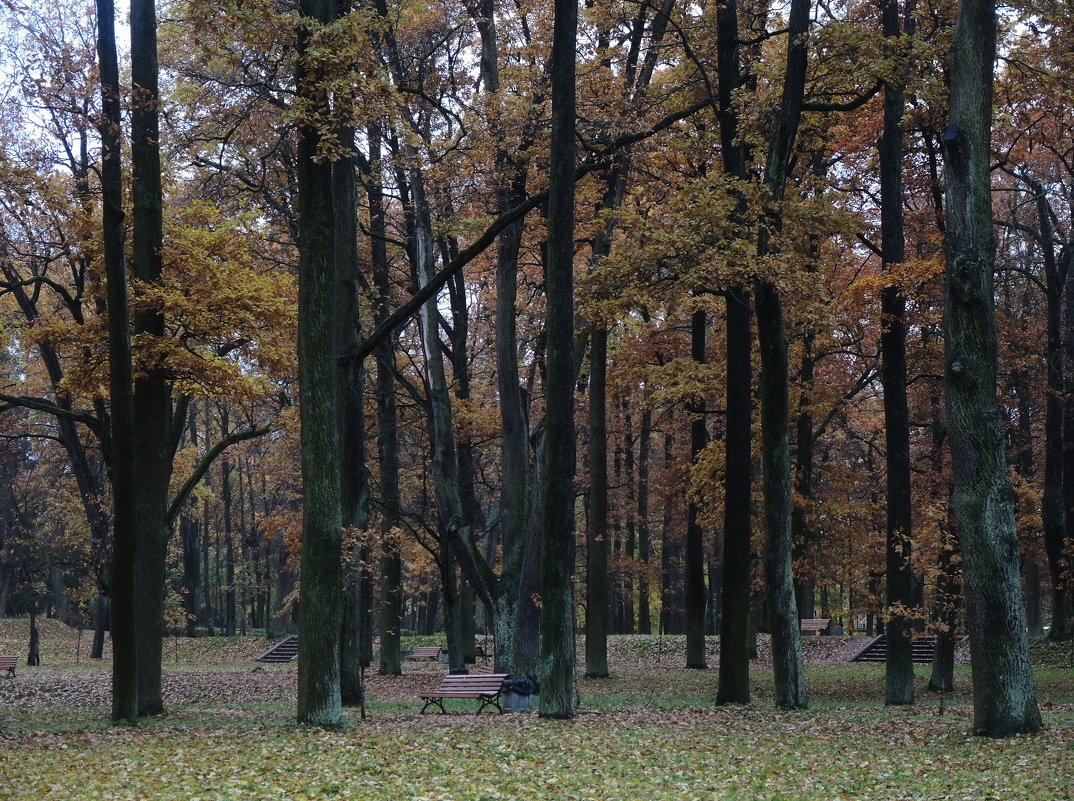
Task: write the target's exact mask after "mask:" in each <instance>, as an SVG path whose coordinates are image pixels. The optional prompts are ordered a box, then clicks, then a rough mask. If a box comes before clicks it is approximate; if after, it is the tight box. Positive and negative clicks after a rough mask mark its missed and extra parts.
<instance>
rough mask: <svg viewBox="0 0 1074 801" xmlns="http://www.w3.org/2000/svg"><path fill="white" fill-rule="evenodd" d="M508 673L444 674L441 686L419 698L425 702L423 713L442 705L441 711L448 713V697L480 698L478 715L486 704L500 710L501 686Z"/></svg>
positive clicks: (501, 708) (501, 710)
mask: <svg viewBox="0 0 1074 801" xmlns="http://www.w3.org/2000/svg"><path fill="white" fill-rule="evenodd" d="M509 675H510V674H508V673H452V674H448V675H447V676H444V680H443V681H442V682H440V686H439V687H437V688H436V690H434V691H433V692H431V693H422V694H421V695H420V696H418V697H419V698H421V699H422V700H423V701H424V702H425V706H423V707H422V708H421V714H423V715H424V714H425V710H426V709H428V708H429V707H430V706H438V707H440V712H441V713H446V712H447V710H445V709H444V701H445V700H447V699H448V698H478V699H480V700H481V705H480V706H479V707H478V708H477V713H476V714H478V715H480V714H481V712H482V710H483V709H484V708H485V707H486V706H494V707H496V708H497V709H498V710H500V712H501V713H502V712H503V707H502V706H501V705H500V688H501V687H503V682H504V679H506V678H508V677H509Z"/></svg>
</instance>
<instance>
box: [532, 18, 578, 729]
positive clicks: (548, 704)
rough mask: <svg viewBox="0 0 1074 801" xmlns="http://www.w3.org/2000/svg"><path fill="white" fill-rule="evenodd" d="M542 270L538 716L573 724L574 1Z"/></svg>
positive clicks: (563, 33)
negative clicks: (543, 342) (569, 720)
mask: <svg viewBox="0 0 1074 801" xmlns="http://www.w3.org/2000/svg"><path fill="white" fill-rule="evenodd" d="M554 9H555V20H554V23H553V32H552V57H551V69H550V71H551V92H552V126H551V136H552V141H551V154H550V157H549V190H548V246H547V248H548V260H547V264H546V266H545V296H546V298H547V309H546V318H545V335H546V345H545V347H546V364H547V367H546V373H545V404H546V419H545V434H544V448H545V451H544V459H543V461H542V462H541V478H540V480H541V483H542V485H543V487H544V514H543V521H542V531H543V537H542V541H543V545H542V556H543V558H542V570H541V667H542V679H543V680H542V682H541V695H540V699H541V702H540V715H541V717H546V718H570V717H574V665H575V653H574V588H573V582H572V577H573V573H574V467H575V464H574V459H575V454H574V180H575V178H574V171H575V144H574V134H575V42H576V39H577V31H578V5H577V0H555V4H554Z"/></svg>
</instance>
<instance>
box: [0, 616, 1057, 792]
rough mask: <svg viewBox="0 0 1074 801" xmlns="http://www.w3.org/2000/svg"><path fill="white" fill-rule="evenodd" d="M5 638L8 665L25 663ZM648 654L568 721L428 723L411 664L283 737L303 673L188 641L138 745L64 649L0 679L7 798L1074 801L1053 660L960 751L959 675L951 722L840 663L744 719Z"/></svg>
mask: <svg viewBox="0 0 1074 801" xmlns="http://www.w3.org/2000/svg"><path fill="white" fill-rule="evenodd" d="M10 624H11V622H10V621H0V653H17V652H19V651H17V650H12V643H11V642H10V640H7V639H6V638H5V632H6V631H7V627H9V626H10ZM50 625H51V622H50ZM20 631H21V629H20ZM62 635H63V632H61V631H59V630H58V629H57V630H56V631H55V633H54V637H53V641H54V643H55V642H56V641H58V640H59V639H60V638H61V636H62ZM657 639H658V638H622V639H621V640H619V641H618V642H615V643H614V644H613V649H612V669H613V673H614V675H613V676H612V678H610V679H606V680H585V679H579V684H578V691H579V698H580V707H579V715H578V717H577V718H576V719H575V720H573V721H542V720H539V719H538V718H537V716H536V715H535V714H533V713H518V714H510V715H496V714H492V715H489V714H485V715H482V716H481V717H479V718H478V717H475V716H474V715H473V714H472V711H473V709H475V708H476V702H473V701H455V702H449V709H450V710H451V711H452V714H448V715H439V714H433V715H425V716H419V715H418V714H417V713H418V710H419V709H420V708H421V705H420V702H418V701H417V699H416V696H417V693H418V692H419V691H420V690H421V689H424V688H429V687H434V686H435V685H436V684H437V683H438V681H439V678H440V676H441V675H442V672H443V671H442V669H441V668H437V667H435V666H428V665H416V664H415V663H408V664H407V665H406V666H405V668H406V669H407V673H406V675H404V676H402V677H379V676H371V677H370V681H369V694H370V696H371V700H370V705H369V709H368V717H367V719H366V720H364V721H363V720H361V719H359V717H358V715H357V713H356V712H350V711H349V712H348V713H347V718H348V720H347V726H346V727H345V728H344V729H343V730H341V731H332V732H329V731H322V730H317V729H309V728H304V727H299V726H297V725H295V724H294V723H293V722H292V720H293V716H294V703H293V700H292V699H293V696H294V682H295V670H294V667H293V666H284V667H268V668H265V669H261V670H256V669H255V668H254V665H253V664H252V663H251V662H249V661H245V660H244V659H242V658H241V657H242V655H243V654H247V653H257V652H258V651H259V650H261V648H262V646H263V641H260V640H252V639H251V640H250V642H244V641H241V640H232V641H228V640H225V639H224V638H215V640H214V641H209V640H199V641H195V642H193V643H184V642H182V641H180V648H179V662H178V663H175V662H170V663H168V664H167V665H166V676H165V693H166V698H167V702H168V710H169V711H168V713H167V714H166V715H164V716H161V717H159V718H154V719H152V720H148V721H145V722H144V723H143V725H142V726H140V727H139V728H138V729H128V728H124V727H112V726H109V725H108V724H107V722H106V718H107V712H108V686H107V685H108V680H109V677H108V664H107V662H105V663H103V664H102V663H100V662H98V663H95V664H89V665H87V664H85V663H84V662H83V663H81V664H74V663H73V660H70V661H68V660H66V659H65V658H63V657H62V656H61V651H63V649H60V648H59V647H58V646H57V650H56V652H55V664H50V663H49V661H48V658H47V657H46V658H45V665H44V667H42V668H39V669H30V668H24V667H22V666H20V668H19V675H18V678H16V679H14V680H5V679H0V799H4V801H7V799H23V798H26V799H31V798H32V799H37V800H38V801H42V800H44V801H53V800H54V799H55V800H56V801H60V800H61V799H173V798H174V799H195V798H200V799H221V800H222V801H223V800H225V799H277V798H278V799H307V798H309V799H313V798H317V799H320V798H341V799H370V800H373V799H385V800H387V801H410V800H414V801H417V800H418V799H452V800H453V801H482V799H527V800H528V799H556V801H570V800H572V799H600V800H602V801H603V800H608V801H612V800H614V799H639V800H640V799H645V800H646V801H650V800H651V801H662V800H663V799H668V800H669V801H670V800H672V799H674V800H675V801H680V800H682V799H713V800H714V801H715V800H717V799H719V800H721V801H738V800H739V799H741V800H743V801H745V800H747V799H748V800H751V801H752V799H769V800H770V801H775V799H787V800H788V801H789V800H791V799H793V800H795V801H796V800H797V799H818V801H820V800H821V799H823V800H824V801H832V800H833V799H917V798H920V799H973V800H974V801H976V799H993V798H994V799H1005V800H1006V799H1046V800H1047V801H1061V800H1062V799H1074V777H1072V776H1071V771H1070V769H1069V765H1070V761H1071V758H1072V757H1074V673H1072V672H1071V670H1070V668H1069V667H1068V666H1067V663H1066V661H1065V658H1062V655H1061V654H1057V653H1047V652H1045V653H1044V654H1043V656H1042V657H1041V658H1040V662H1041V663H1042V664H1043V665H1045V666H1042V667H1039V668H1038V671H1037V679H1038V693H1039V696H1040V700H1041V703H1042V710H1043V713H1044V718H1045V723H1046V727H1045V730H1044V731H1043V732H1042V733H1041V734H1039V735H1036V736H1033V737H1020V738H1016V739H1014V740H1011V741H1005V742H992V741H988V740H982V739H980V738H976V737H972V736H970V735H969V734H968V730H969V726H970V708H969V700H968V696H967V694H966V687H967V685H968V682H969V672H968V668H966V667H965V666H960V667H959V668H958V669H957V674H956V682H957V684H958V685H959V688H960V689H959V691H957V692H956V693H955V694H954V696H953V697H951V698H948V699H946V709H945V714H943V715H940V714H939V703H938V699H937V698H936V697H934V696H930V695H928V694H926V693H924V692H923V691H922V692H921V693H919V703H918V704H917V705H916V706H915V707H912V708H908V709H885V708H884V707H883V705H882V698H883V668H882V666H872V665H856V664H846V663H840V662H835V661H827V662H823V663H819V664H812V665H811V667H810V668H809V680H810V693H811V707H810V709H809V711H806V712H794V713H788V712H778V711H776V710H775V709H773V708H772V706H771V693H770V689H769V688H770V683H771V674H770V671H769V669H768V668H767V667H766V666H764V665H763V664H757V665H755V667H754V670H753V684H754V687H755V692H754V695H755V702H754V704H753V705H752V706H750V707H732V708H723V709H715V708H714V707H713V706H712V703H711V700H712V697H713V696H714V694H715V683H716V680H717V675H716V671H715V670H711V671H686V670H682V669H680V668H678V667H677V666H676V665H675V663H676V662H677V661H679V659H678V655H677V647H671V648H669V649H668V650H667V651H666V652H664V651H663V650H661V653H660V654H658V655H657V656H656V657H654V656H653V655H652V654H651V653H644V654H640V655H639V649H648V648H650V646H651V643H652V641H655V640H657ZM665 643H672V644H673V645H674V640H673V638H665V639H664V641H663V642H661V643H660V648H661V649H663V648H664V644H665ZM83 644H84V645H85V642H84V643H83ZM44 653H45V654H47V651H45V652H44ZM173 655H174V654H173ZM711 663H712V664H715V661H714V660H713V661H712V662H711ZM918 670H919V676H918V680H919V683H920V684H919V686H920V687H922V688H923V687H924V683H925V681H926V679H927V671H926V668H925V667H923V666H921V667H919V668H918Z"/></svg>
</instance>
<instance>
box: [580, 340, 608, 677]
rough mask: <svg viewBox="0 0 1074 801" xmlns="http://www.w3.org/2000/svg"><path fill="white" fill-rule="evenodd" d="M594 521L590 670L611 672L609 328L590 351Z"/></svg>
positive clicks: (588, 609)
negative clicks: (609, 652) (609, 633)
mask: <svg viewBox="0 0 1074 801" xmlns="http://www.w3.org/2000/svg"><path fill="white" fill-rule="evenodd" d="M589 365H590V366H589V526H588V527H587V536H586V547H587V553H586V604H585V674H586V676H587V677H589V678H591V679H595V678H605V677H607V675H608V422H607V402H608V392H607V374H608V330H607V329H606V328H604V327H603V326H596V327H594V328H593V330H592V338H591V340H590V351H589Z"/></svg>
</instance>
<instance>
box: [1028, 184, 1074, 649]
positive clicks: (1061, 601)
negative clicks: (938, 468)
mask: <svg viewBox="0 0 1074 801" xmlns="http://www.w3.org/2000/svg"><path fill="white" fill-rule="evenodd" d="M1030 188H1031V190H1032V191H1033V194H1034V195H1035V200H1036V208H1037V225H1038V230H1039V234H1040V242H1041V255H1042V256H1043V259H1044V288H1045V304H1046V320H1047V322H1046V325H1045V329H1046V335H1047V342H1046V345H1045V348H1046V350H1045V354H1044V356H1045V364H1047V367H1048V394H1047V396H1046V399H1045V413H1044V497H1043V499H1042V501H1041V518H1042V522H1043V524H1044V549H1045V553H1046V554H1047V557H1048V569H1049V573H1050V576H1051V580H1052V627H1051V629H1050V630H1049V632H1048V638H1049V639H1050V640H1059V639H1063V638H1065V637H1069V636H1070V618H1071V616H1070V611H1071V610H1070V598H1071V595H1070V591H1069V590H1068V589H1067V588H1066V587H1065V584H1066V581H1065V580H1064V577H1063V574H1064V572H1065V571H1066V569H1067V566H1066V553H1065V544H1064V539H1065V537H1066V527H1067V506H1066V501H1065V497H1064V492H1063V486H1064V475H1063V472H1064V470H1063V463H1064V453H1063V451H1064V445H1065V436H1066V431H1065V429H1064V426H1063V405H1064V404H1063V394H1064V391H1065V377H1064V372H1065V370H1066V369H1067V365H1066V363H1065V362H1066V361H1067V360H1068V359H1069V358H1070V356H1069V355H1067V354H1064V348H1063V291H1064V283H1065V279H1069V278H1070V277H1071V276H1070V271H1069V269H1068V270H1066V272H1067V275H1065V276H1064V275H1062V274H1061V271H1060V268H1059V264H1058V262H1057V260H1056V258H1055V250H1054V248H1053V245H1052V242H1053V231H1052V219H1051V209H1050V208H1049V207H1048V198H1047V196H1046V195H1045V194H1044V187H1043V186H1041V185H1040V184H1039V183H1036V182H1034V183H1032V184H1031V185H1030Z"/></svg>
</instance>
